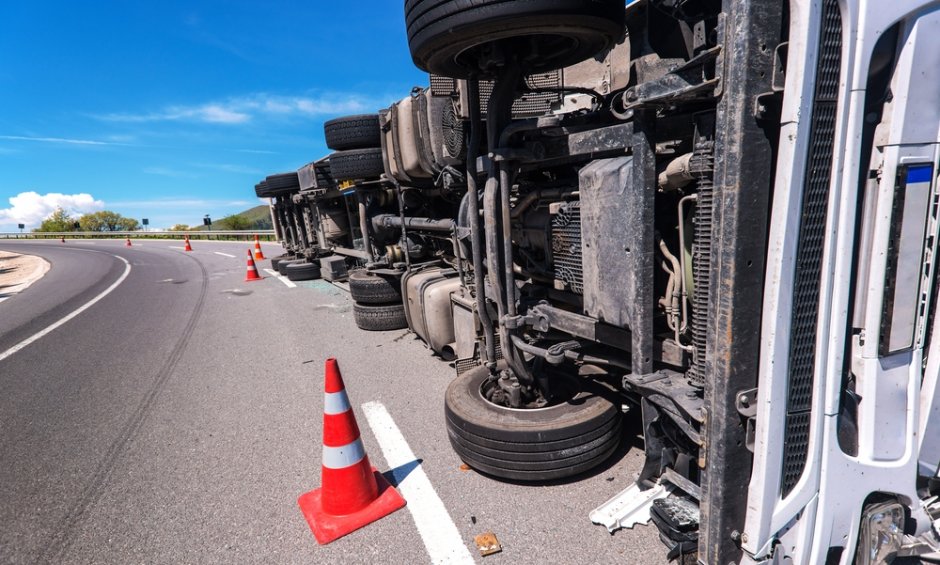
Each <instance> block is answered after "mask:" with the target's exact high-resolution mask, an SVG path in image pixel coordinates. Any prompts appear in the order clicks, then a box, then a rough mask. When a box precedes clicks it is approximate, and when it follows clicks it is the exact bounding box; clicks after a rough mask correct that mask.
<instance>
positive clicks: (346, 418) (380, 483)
mask: <svg viewBox="0 0 940 565" xmlns="http://www.w3.org/2000/svg"><path fill="white" fill-rule="evenodd" d="M324 380H325V383H324V384H325V387H324V388H325V391H326V395H325V397H324V402H323V463H322V465H323V466H322V469H323V471H322V478H321V481H322V485H321V486H320V488H318V489H314V490H312V491H310V492H308V493H306V494H302V495H300V498H298V499H297V504H299V505H300V511H301V512H303V515H304V518H306V519H307V523H308V524H309V525H310V529H311V530H312V531H313V535H314V537H315V538H317V542H318V543H319V544H321V545H323V544H327V543H330V542H331V541H333V540H335V539H337V538H340V537H343V536H345V535H346V534H348V533H350V532H353V531H355V530H358V529H359V528H361V527H363V526H365V525H367V524H371V523H372V522H375V521H376V520H378V519H379V518H383V517H385V516H387V515H389V514H391V513H392V512H394V511H396V510H398V509H400V508H403V507H404V506H405V499H403V498H402V497H401V495H400V494H398V491H396V490H395V489H394V488H392V486H391V485H390V484H388V481H387V480H385V477H383V476H382V474H381V473H379V472H378V471H377V470H376V469H375V468H374V467H373V466H372V465H371V464H370V463H369V456H368V455H366V451H365V447H363V445H362V439H361V438H360V437H359V426H358V425H356V417H355V416H354V415H353V411H352V408H351V406H350V404H349V397H347V396H346V388H345V387H344V386H343V377H342V375H341V374H340V372H339V365H338V364H337V363H336V359H333V358H330V359H327V360H326V378H325V379H324Z"/></svg>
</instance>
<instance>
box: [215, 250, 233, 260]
mask: <svg viewBox="0 0 940 565" xmlns="http://www.w3.org/2000/svg"><path fill="white" fill-rule="evenodd" d="M213 253H215V254H216V255H221V256H223V257H231V258H232V259H234V258H235V256H234V255H231V254H229V253H222V252H221V251H213Z"/></svg>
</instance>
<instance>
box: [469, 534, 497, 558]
mask: <svg viewBox="0 0 940 565" xmlns="http://www.w3.org/2000/svg"><path fill="white" fill-rule="evenodd" d="M473 543H475V544H477V549H479V550H480V555H482V556H483V557H486V556H487V555H493V554H494V553H499V552H500V551H502V550H503V546H502V545H500V543H499V540H498V539H496V534H494V533H493V532H486V533H482V534H480V535H478V536H474V538H473Z"/></svg>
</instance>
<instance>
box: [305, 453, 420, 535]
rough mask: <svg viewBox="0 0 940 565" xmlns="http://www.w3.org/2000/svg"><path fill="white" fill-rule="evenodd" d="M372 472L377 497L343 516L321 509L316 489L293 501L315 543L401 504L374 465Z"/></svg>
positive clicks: (397, 507)
mask: <svg viewBox="0 0 940 565" xmlns="http://www.w3.org/2000/svg"><path fill="white" fill-rule="evenodd" d="M372 473H373V474H374V475H375V482H376V483H377V484H378V487H379V496H378V497H376V499H375V500H373V501H372V503H370V504H369V505H368V506H366V507H365V508H363V509H362V510H360V511H359V512H354V513H352V514H347V515H346V516H333V515H332V514H327V513H326V512H324V511H323V504H322V503H321V500H320V494H321V490H320V489H314V490H312V491H310V492H308V493H305V494H302V495H300V498H298V499H297V504H298V505H299V506H300V511H301V512H303V515H304V518H306V519H307V524H309V525H310V530H311V531H312V532H313V537H315V538H316V539H317V543H319V544H320V545H326V544H328V543H330V542H331V541H334V540H336V539H339V538H341V537H343V536H345V535H346V534H349V533H351V532H354V531H356V530H358V529H359V528H361V527H363V526H365V525H368V524H371V523H372V522H375V521H376V520H378V519H379V518H384V517H385V516H388V515H389V514H391V513H392V512H394V511H396V510H399V509H401V508H404V507H405V499H404V498H402V497H401V495H400V494H398V491H397V490H395V489H394V488H392V485H390V484H388V481H387V480H385V477H383V476H382V473H379V472H378V471H377V470H376V469H375V467H373V468H372Z"/></svg>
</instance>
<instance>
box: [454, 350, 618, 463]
mask: <svg viewBox="0 0 940 565" xmlns="http://www.w3.org/2000/svg"><path fill="white" fill-rule="evenodd" d="M488 376H489V371H488V370H487V369H486V367H478V368H476V369H472V370H470V371H468V372H466V373H464V374H463V375H461V376H459V377H457V378H456V379H454V381H453V382H451V384H450V386H448V387H447V392H446V394H445V396H444V412H445V415H446V420H447V434H448V436H449V437H450V443H451V446H452V447H453V448H454V451H456V452H457V455H459V456H460V458H461V459H462V460H463V461H464V462H466V463H467V464H468V465H470V466H471V467H473V468H475V469H477V470H479V471H482V472H484V473H486V474H488V475H492V476H494V477H498V478H503V479H512V480H518V481H547V480H555V479H563V478H566V477H570V476H572V475H577V474H578V473H583V472H585V471H587V470H589V469H591V468H593V467H595V466H597V465H599V464H601V463H603V462H604V461H605V460H606V459H607V458H608V457H610V455H611V454H612V453H613V452H614V451H615V450H616V449H617V446H618V445H619V443H620V437H621V426H620V422H621V416H620V410H619V408H618V406H617V404H616V403H615V402H614V401H613V396H612V393H611V390H610V389H609V388H608V387H606V386H604V385H602V384H600V383H597V382H594V381H591V380H587V379H579V380H578V382H579V383H580V385H581V391H580V392H578V393H577V394H576V395H575V396H574V397H573V398H572V399H571V400H569V401H568V402H564V403H560V404H556V405H553V406H549V407H547V408H541V409H532V410H525V409H522V410H513V409H509V408H504V407H501V406H497V405H495V404H493V403H491V402H489V401H487V400H486V399H485V398H484V397H483V395H482V394H481V393H480V386H481V385H482V384H483V382H484V381H485V380H486V378H487V377H488Z"/></svg>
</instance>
